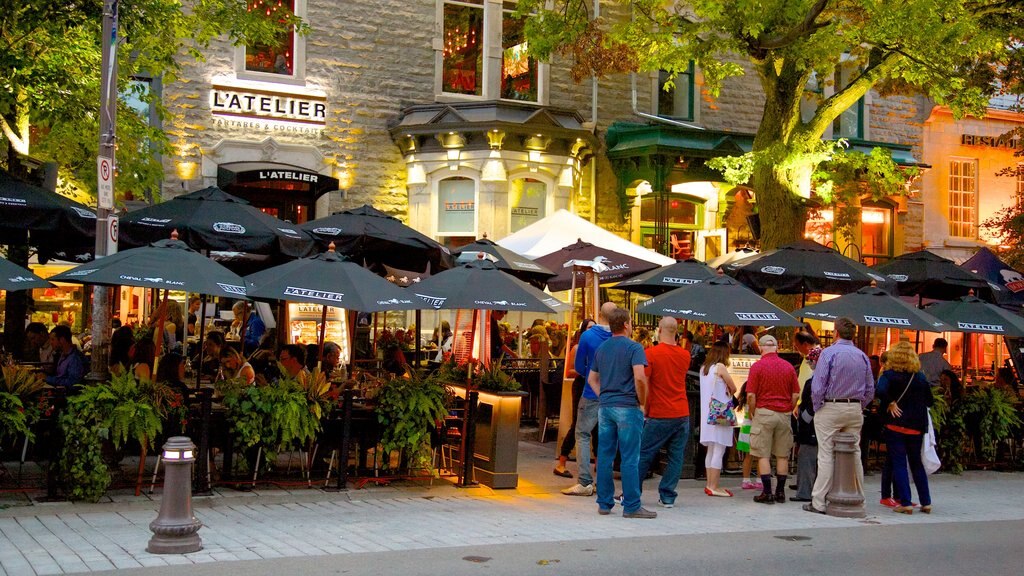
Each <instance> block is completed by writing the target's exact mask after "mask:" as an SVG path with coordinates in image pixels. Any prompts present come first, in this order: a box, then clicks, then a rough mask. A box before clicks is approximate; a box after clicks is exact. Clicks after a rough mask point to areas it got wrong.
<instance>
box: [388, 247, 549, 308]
mask: <svg viewBox="0 0 1024 576" xmlns="http://www.w3.org/2000/svg"><path fill="white" fill-rule="evenodd" d="M408 290H411V291H412V292H413V293H414V294H416V296H419V297H420V298H422V299H423V300H424V302H426V306H427V307H430V308H434V309H435V310H442V309H446V310H452V309H459V310H510V311H520V312H542V313H547V314H553V313H555V312H563V311H565V310H568V309H569V305H568V304H566V303H564V302H562V301H561V300H558V299H557V298H554V297H553V296H551V295H550V294H547V293H545V292H544V291H542V290H539V289H537V288H534V287H533V286H530V285H529V284H527V283H526V282H523V281H522V280H520V279H518V278H515V277H514V276H511V275H509V274H506V273H504V272H502V271H501V270H499V269H498V268H497V267H496V266H495V265H494V263H493V262H490V261H488V260H478V261H476V262H470V263H469V264H464V265H462V266H457V267H455V268H452V269H451V270H445V271H444V272H441V273H440V274H436V275H434V276H431V277H430V278H427V279H425V280H423V281H422V282H420V283H419V285H417V286H412V287H410V288H408Z"/></svg>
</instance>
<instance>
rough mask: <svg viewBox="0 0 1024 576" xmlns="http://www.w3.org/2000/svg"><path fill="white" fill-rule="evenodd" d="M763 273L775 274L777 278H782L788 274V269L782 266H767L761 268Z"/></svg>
mask: <svg viewBox="0 0 1024 576" xmlns="http://www.w3.org/2000/svg"><path fill="white" fill-rule="evenodd" d="M761 272H764V273H765V274H774V275H776V276H782V275H783V274H785V273H786V269H785V268H783V267H782V266H765V267H763V268H761Z"/></svg>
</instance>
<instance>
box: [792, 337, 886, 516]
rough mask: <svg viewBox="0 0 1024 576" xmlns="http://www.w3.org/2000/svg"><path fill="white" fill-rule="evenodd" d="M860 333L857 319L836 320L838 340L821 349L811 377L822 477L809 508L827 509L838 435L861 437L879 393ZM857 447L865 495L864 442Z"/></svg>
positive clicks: (859, 477)
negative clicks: (856, 338) (856, 340)
mask: <svg viewBox="0 0 1024 576" xmlns="http://www.w3.org/2000/svg"><path fill="white" fill-rule="evenodd" d="M856 334H857V325H856V324H854V323H853V320H850V319H849V318H839V319H837V320H836V323H835V336H836V341H835V342H834V343H833V344H832V345H831V346H829V347H828V348H826V349H824V350H823V351H822V352H821V356H820V357H818V364H817V368H815V370H814V379H813V380H811V399H812V403H813V404H814V432H815V434H816V435H817V437H818V478H817V480H815V482H814V492H813V493H812V495H811V503H810V504H806V505H804V510H807V511H808V512H818V513H820V514H824V513H825V496H826V495H827V494H828V493H829V490H831V489H832V469H833V463H834V461H835V456H834V452H833V450H834V449H835V435H836V434H838V433H840V432H849V433H851V434H855V435H856V436H857V438H860V430H861V427H862V426H863V425H864V408H866V407H867V405H868V403H870V402H871V399H872V398H874V395H875V380H874V378H873V377H872V375H871V361H870V360H869V359H868V356H867V354H865V353H864V352H862V351H861V350H860V349H859V348H857V346H856V345H854V343H853V337H854V336H855V335H856ZM854 448H855V450H856V454H855V456H854V461H855V462H856V463H857V487H858V490H859V491H860V492H861V496H862V497H863V496H864V468H863V467H862V465H861V460H860V444H859V443H857V444H854Z"/></svg>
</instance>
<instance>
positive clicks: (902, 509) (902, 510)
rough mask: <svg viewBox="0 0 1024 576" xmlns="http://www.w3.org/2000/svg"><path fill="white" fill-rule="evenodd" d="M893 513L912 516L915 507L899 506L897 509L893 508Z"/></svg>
mask: <svg viewBox="0 0 1024 576" xmlns="http://www.w3.org/2000/svg"><path fill="white" fill-rule="evenodd" d="M892 511H893V512H896V513H897V514H907V515H908V516H909V515H910V514H913V513H914V507H913V506H897V507H895V508H893V509H892Z"/></svg>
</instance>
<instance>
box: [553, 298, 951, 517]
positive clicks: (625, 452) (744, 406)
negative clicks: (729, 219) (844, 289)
mask: <svg viewBox="0 0 1024 576" xmlns="http://www.w3.org/2000/svg"><path fill="white" fill-rule="evenodd" d="M856 331H857V326H856V325H855V324H854V322H853V321H852V320H850V319H848V318H839V319H837V320H836V322H835V327H834V334H833V341H832V344H831V345H829V346H828V347H826V348H822V347H821V346H820V345H819V342H818V338H817V337H816V335H815V334H814V333H813V332H812V331H811V330H810V329H809V327H806V328H805V329H803V330H800V331H797V332H796V333H795V334H794V335H793V340H792V347H793V349H795V350H796V351H797V352H799V353H800V356H801V359H800V364H799V366H794V364H792V363H790V361H788V360H786V359H784V358H783V357H780V356H779V353H778V352H779V342H778V340H777V338H776V337H775V336H774V335H772V334H762V335H761V336H760V337H759V338H758V337H757V335H756V333H755V332H754V331H753V330H747V329H739V330H729V331H727V332H724V333H722V334H721V336H720V337H719V338H718V339H715V340H714V341H713V342H711V343H710V344H709V346H707V347H705V346H704V345H703V344H701V343H699V341H698V340H697V338H696V337H695V335H694V334H693V333H690V332H689V331H686V330H683V331H680V330H679V327H678V324H677V322H676V320H674V319H673V318H669V317H665V318H662V319H661V320H660V322H659V323H658V326H657V329H656V333H655V334H651V338H650V342H649V343H647V344H646V345H645V344H644V343H643V340H644V339H643V338H637V337H636V335H635V334H634V331H633V327H632V323H631V319H630V315H629V314H628V312H626V311H625V310H623V309H621V308H618V307H616V306H615V304H613V303H605V304H604V305H603V306H601V308H600V313H599V318H598V319H597V321H596V322H595V321H594V320H591V319H587V320H584V321H583V322H582V323H581V324H580V326H579V329H578V330H577V331H576V333H575V334H574V335H573V338H572V340H571V342H570V346H571V350H570V357H571V360H572V361H573V364H572V366H571V368H570V369H569V370H568V371H567V374H568V376H570V377H573V378H574V380H573V402H574V421H573V423H572V427H571V428H570V433H569V435H567V436H566V438H565V439H564V440H563V444H562V446H561V448H560V451H559V456H558V461H557V463H556V465H555V468H554V474H555V475H558V476H562V477H566V478H572V477H573V474H572V472H571V471H570V470H569V469H568V467H567V463H568V461H569V457H570V455H571V453H572V450H573V448H575V450H576V455H577V479H576V482H575V484H574V485H572V486H570V487H568V488H566V489H564V490H563V491H562V493H563V494H566V495H569V496H585V497H591V496H594V495H595V494H596V501H597V508H598V510H597V511H598V513H599V514H602V515H605V514H609V513H610V512H611V510H612V509H613V508H614V506H616V505H621V506H622V509H623V516H624V517H627V518H655V517H657V513H656V512H655V511H652V510H648V509H646V508H644V507H643V506H642V504H641V495H642V491H643V480H644V479H645V478H647V477H648V475H649V474H650V472H651V468H652V464H653V462H654V459H655V458H656V456H657V455H658V453H659V450H661V449H663V448H664V449H665V451H666V454H667V459H666V462H665V463H664V469H663V471H662V474H661V480H660V481H659V483H658V499H657V503H658V505H659V506H661V507H663V508H672V507H673V506H674V505H675V501H676V498H677V497H678V492H677V486H678V482H679V478H680V475H681V471H682V466H683V460H684V455H685V453H686V446H687V441H688V439H689V436H690V427H691V420H690V418H691V414H690V408H689V402H688V399H687V395H686V377H687V372H688V371H691V370H695V371H696V372H697V374H698V377H699V382H700V413H699V414H693V415H692V416H693V417H699V418H700V420H699V422H698V423H697V424H699V430H700V434H699V438H700V440H699V441H700V443H701V444H702V445H703V446H704V447H705V448H706V450H707V455H706V457H705V461H704V468H705V478H706V480H705V485H704V493H705V494H706V495H707V496H710V497H725V498H729V497H733V496H734V493H733V492H732V491H731V490H729V489H727V488H725V487H723V486H722V485H721V480H722V479H721V475H722V469H723V467H724V463H725V461H726V453H727V451H728V450H729V449H730V448H732V447H734V446H735V448H736V449H737V451H738V452H739V455H740V456H739V457H740V458H742V460H743V480H742V483H741V485H740V487H741V489H745V490H755V491H756V492H757V493H756V495H755V496H754V497H753V500H754V501H755V502H758V503H761V504H782V503H785V502H787V500H789V501H794V502H802V503H803V509H804V510H805V511H808V512H813V513H821V514H824V513H826V509H827V506H828V500H827V496H828V494H829V492H830V490H831V489H832V488H833V483H834V482H835V481H836V479H835V478H833V467H834V462H835V454H836V450H835V448H836V443H837V438H838V437H839V435H840V434H843V433H847V434H853V435H854V436H855V437H857V438H860V437H861V436H862V432H863V429H864V422H865V414H866V413H869V407H873V406H876V405H877V418H878V420H879V422H878V424H879V426H880V429H881V431H882V438H881V439H882V440H883V441H884V443H885V445H886V447H887V449H886V454H887V455H886V463H885V466H884V468H883V472H882V488H881V499H880V501H879V502H880V504H881V505H883V506H887V507H889V508H892V509H893V510H894V511H895V512H898V513H903V514H911V513H913V511H914V510H915V509H918V510H920V511H921V512H923V513H926V514H927V513H931V511H932V501H931V494H930V492H929V489H928V472H927V470H926V469H925V467H924V465H923V462H922V456H921V455H922V442H923V439H924V438H925V434H926V433H927V432H928V430H929V427H930V421H929V415H928V410H929V407H930V406H931V405H932V398H933V396H932V394H933V392H932V390H933V388H934V387H935V386H936V385H937V383H938V381H939V376H938V375H941V374H945V373H951V372H949V371H948V368H947V367H948V363H945V358H944V357H943V354H944V352H945V346H946V343H945V341H944V340H942V339H941V338H940V339H938V340H936V343H935V353H934V354H932V353H930V354H931V356H929V354H923V355H921V357H918V355H917V353H916V352H915V351H914V347H913V346H912V345H911V344H910V343H909V342H906V341H900V342H899V343H897V344H895V345H894V346H892V348H891V349H890V350H888V351H887V352H886V353H884V354H882V355H881V356H880V357H878V358H875V357H868V355H866V354H865V353H864V352H863V351H861V350H860V349H859V348H857V346H856V345H855V344H854V338H855V336H856ZM638 340H639V341H638ZM736 352H741V353H745V354H757V355H759V356H760V358H759V359H758V360H757V361H756V362H754V363H753V364H752V366H751V367H750V370H749V373H748V376H747V379H746V381H745V382H743V383H739V382H736V381H735V380H734V378H733V376H732V374H731V372H730V370H729V365H730V355H731V354H734V353H736ZM698 355H699V356H700V359H699V361H698V359H697V356H698ZM944 363H945V364H944ZM930 370H938V375H937V376H936V378H935V382H934V383H933V382H932V381H931V380H930V376H929V371H930ZM944 371H945V372H944ZM876 402H877V404H875V403H876ZM592 446H593V447H594V448H593V451H594V453H596V478H595V475H594V466H592V459H591V457H590V456H591V451H592ZM854 450H855V454H854V462H855V467H856V470H855V474H856V478H855V479H854V481H853V483H852V486H854V487H855V488H854V489H855V490H858V491H859V492H860V496H861V497H863V496H864V494H863V486H864V470H863V463H862V459H861V453H860V450H861V445H860V444H859V443H855V446H854ZM794 453H795V454H796V471H797V472H796V483H795V484H793V485H788V484H787V482H788V480H789V472H790V459H791V458H792V457H793V454H794ZM773 458H774V460H775V466H774V474H773V468H772V459H773ZM614 466H618V470H619V473H620V477H621V480H620V482H621V492H620V493H619V495H618V496H616V492H615V482H614V480H613V478H614V476H613V467H614ZM755 467H756V473H755V472H753V469H755ZM911 480H912V481H913V484H914V486H915V487H916V490H917V499H918V502H917V503H915V502H914V501H913V499H912V493H911ZM787 487H788V489H789V490H795V493H793V494H792V496H790V493H789V492H787Z"/></svg>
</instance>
